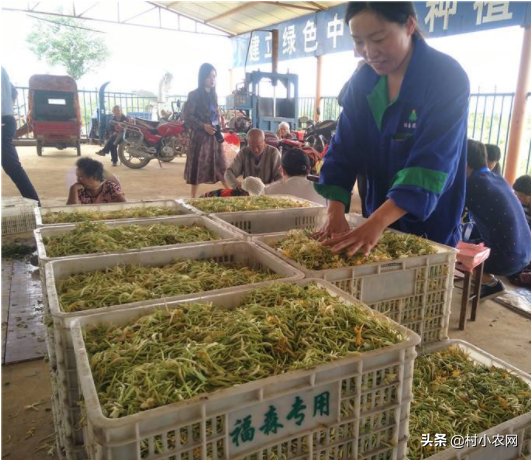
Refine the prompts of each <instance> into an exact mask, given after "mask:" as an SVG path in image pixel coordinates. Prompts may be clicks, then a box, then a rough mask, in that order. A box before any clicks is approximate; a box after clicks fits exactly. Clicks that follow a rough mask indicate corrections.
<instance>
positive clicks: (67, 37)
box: [26, 18, 109, 80]
mask: <svg viewBox="0 0 531 460" xmlns="http://www.w3.org/2000/svg"><path fill="white" fill-rule="evenodd" d="M82 27H84V22H83V21H80V20H77V19H72V18H58V19H54V20H53V21H50V22H44V21H38V25H37V27H35V29H34V30H33V32H31V33H30V34H29V35H28V37H27V39H26V41H27V43H28V45H29V48H30V50H31V51H32V52H33V53H34V54H36V55H37V57H38V58H39V59H41V60H44V61H46V62H47V63H48V64H50V65H52V66H56V65H61V66H63V67H65V69H66V73H67V74H68V75H70V76H71V77H72V78H73V79H74V80H79V79H80V78H81V77H82V76H83V75H85V74H86V73H88V72H89V71H90V70H91V69H92V68H94V67H95V66H97V65H99V64H102V63H103V62H104V61H105V60H106V59H107V57H108V55H109V50H108V48H107V45H106V43H105V40H104V39H103V38H102V37H99V36H97V35H100V34H97V33H94V32H92V31H90V30H88V29H85V28H82Z"/></svg>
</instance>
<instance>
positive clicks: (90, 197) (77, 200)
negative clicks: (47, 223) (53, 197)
mask: <svg viewBox="0 0 531 460" xmlns="http://www.w3.org/2000/svg"><path fill="white" fill-rule="evenodd" d="M76 166H77V169H76V176H77V182H76V183H75V184H74V185H72V187H70V192H69V194H68V201H67V202H66V204H99V203H120V202H124V201H125V196H124V194H123V193H122V189H121V188H120V184H119V183H118V181H117V180H116V178H115V177H114V176H111V175H109V174H108V173H106V172H105V171H104V170H103V164H102V163H100V162H99V161H96V160H93V159H92V158H88V157H84V158H80V159H79V160H77V163H76Z"/></svg>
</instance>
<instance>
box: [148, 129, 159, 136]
mask: <svg viewBox="0 0 531 460" xmlns="http://www.w3.org/2000/svg"><path fill="white" fill-rule="evenodd" d="M148 131H149V134H154V135H156V134H158V133H159V130H158V129H149V130H148Z"/></svg>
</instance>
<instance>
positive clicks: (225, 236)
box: [34, 215, 241, 268]
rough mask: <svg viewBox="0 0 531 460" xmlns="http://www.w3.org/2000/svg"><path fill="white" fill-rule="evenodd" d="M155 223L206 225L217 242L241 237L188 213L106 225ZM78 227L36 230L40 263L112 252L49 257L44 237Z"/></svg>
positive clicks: (192, 244) (136, 250)
mask: <svg viewBox="0 0 531 460" xmlns="http://www.w3.org/2000/svg"><path fill="white" fill-rule="evenodd" d="M153 224H166V225H177V226H184V225H187V226H190V225H198V226H200V227H205V228H207V229H208V230H211V231H212V232H213V233H214V234H215V235H217V236H218V237H219V238H220V240H213V241H210V243H217V242H220V241H235V240H239V239H241V237H240V235H238V234H237V233H236V232H235V231H232V230H230V229H229V228H227V227H226V226H222V225H220V224H219V223H216V222H214V221H213V220H211V219H209V218H207V217H203V216H194V215H186V216H177V217H160V218H159V217H157V218H152V219H131V220H127V221H124V220H119V221H109V222H106V225H108V226H110V227H119V226H122V225H139V226H142V227H147V226H150V225H153ZM75 228H76V224H70V225H63V226H51V227H41V228H38V229H37V230H35V231H34V234H35V242H36V244H37V253H38V255H39V265H40V266H41V267H42V268H44V264H45V263H46V262H50V261H52V260H59V259H60V260H66V259H79V258H81V257H91V256H95V255H102V254H110V253H104V252H100V253H91V254H78V255H72V256H63V257H48V255H47V254H46V246H45V245H44V241H43V239H44V238H49V237H52V236H57V235H63V234H65V233H67V232H69V231H71V230H74V229H75ZM199 243H204V241H203V242H195V243H184V244H172V245H166V246H151V247H146V248H139V249H128V250H123V251H117V252H114V251H113V252H111V253H113V254H118V253H119V254H124V253H130V252H138V251H152V250H155V249H169V248H176V247H185V246H195V245H197V244H199Z"/></svg>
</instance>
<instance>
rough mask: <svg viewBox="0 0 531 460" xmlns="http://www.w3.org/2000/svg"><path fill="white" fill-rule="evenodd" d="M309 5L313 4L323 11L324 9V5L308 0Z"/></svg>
mask: <svg viewBox="0 0 531 460" xmlns="http://www.w3.org/2000/svg"><path fill="white" fill-rule="evenodd" d="M308 3H309V4H310V5H313V6H315V8H317V9H318V10H319V11H324V10H326V7H324V6H322V5H319V3H317V2H308Z"/></svg>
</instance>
